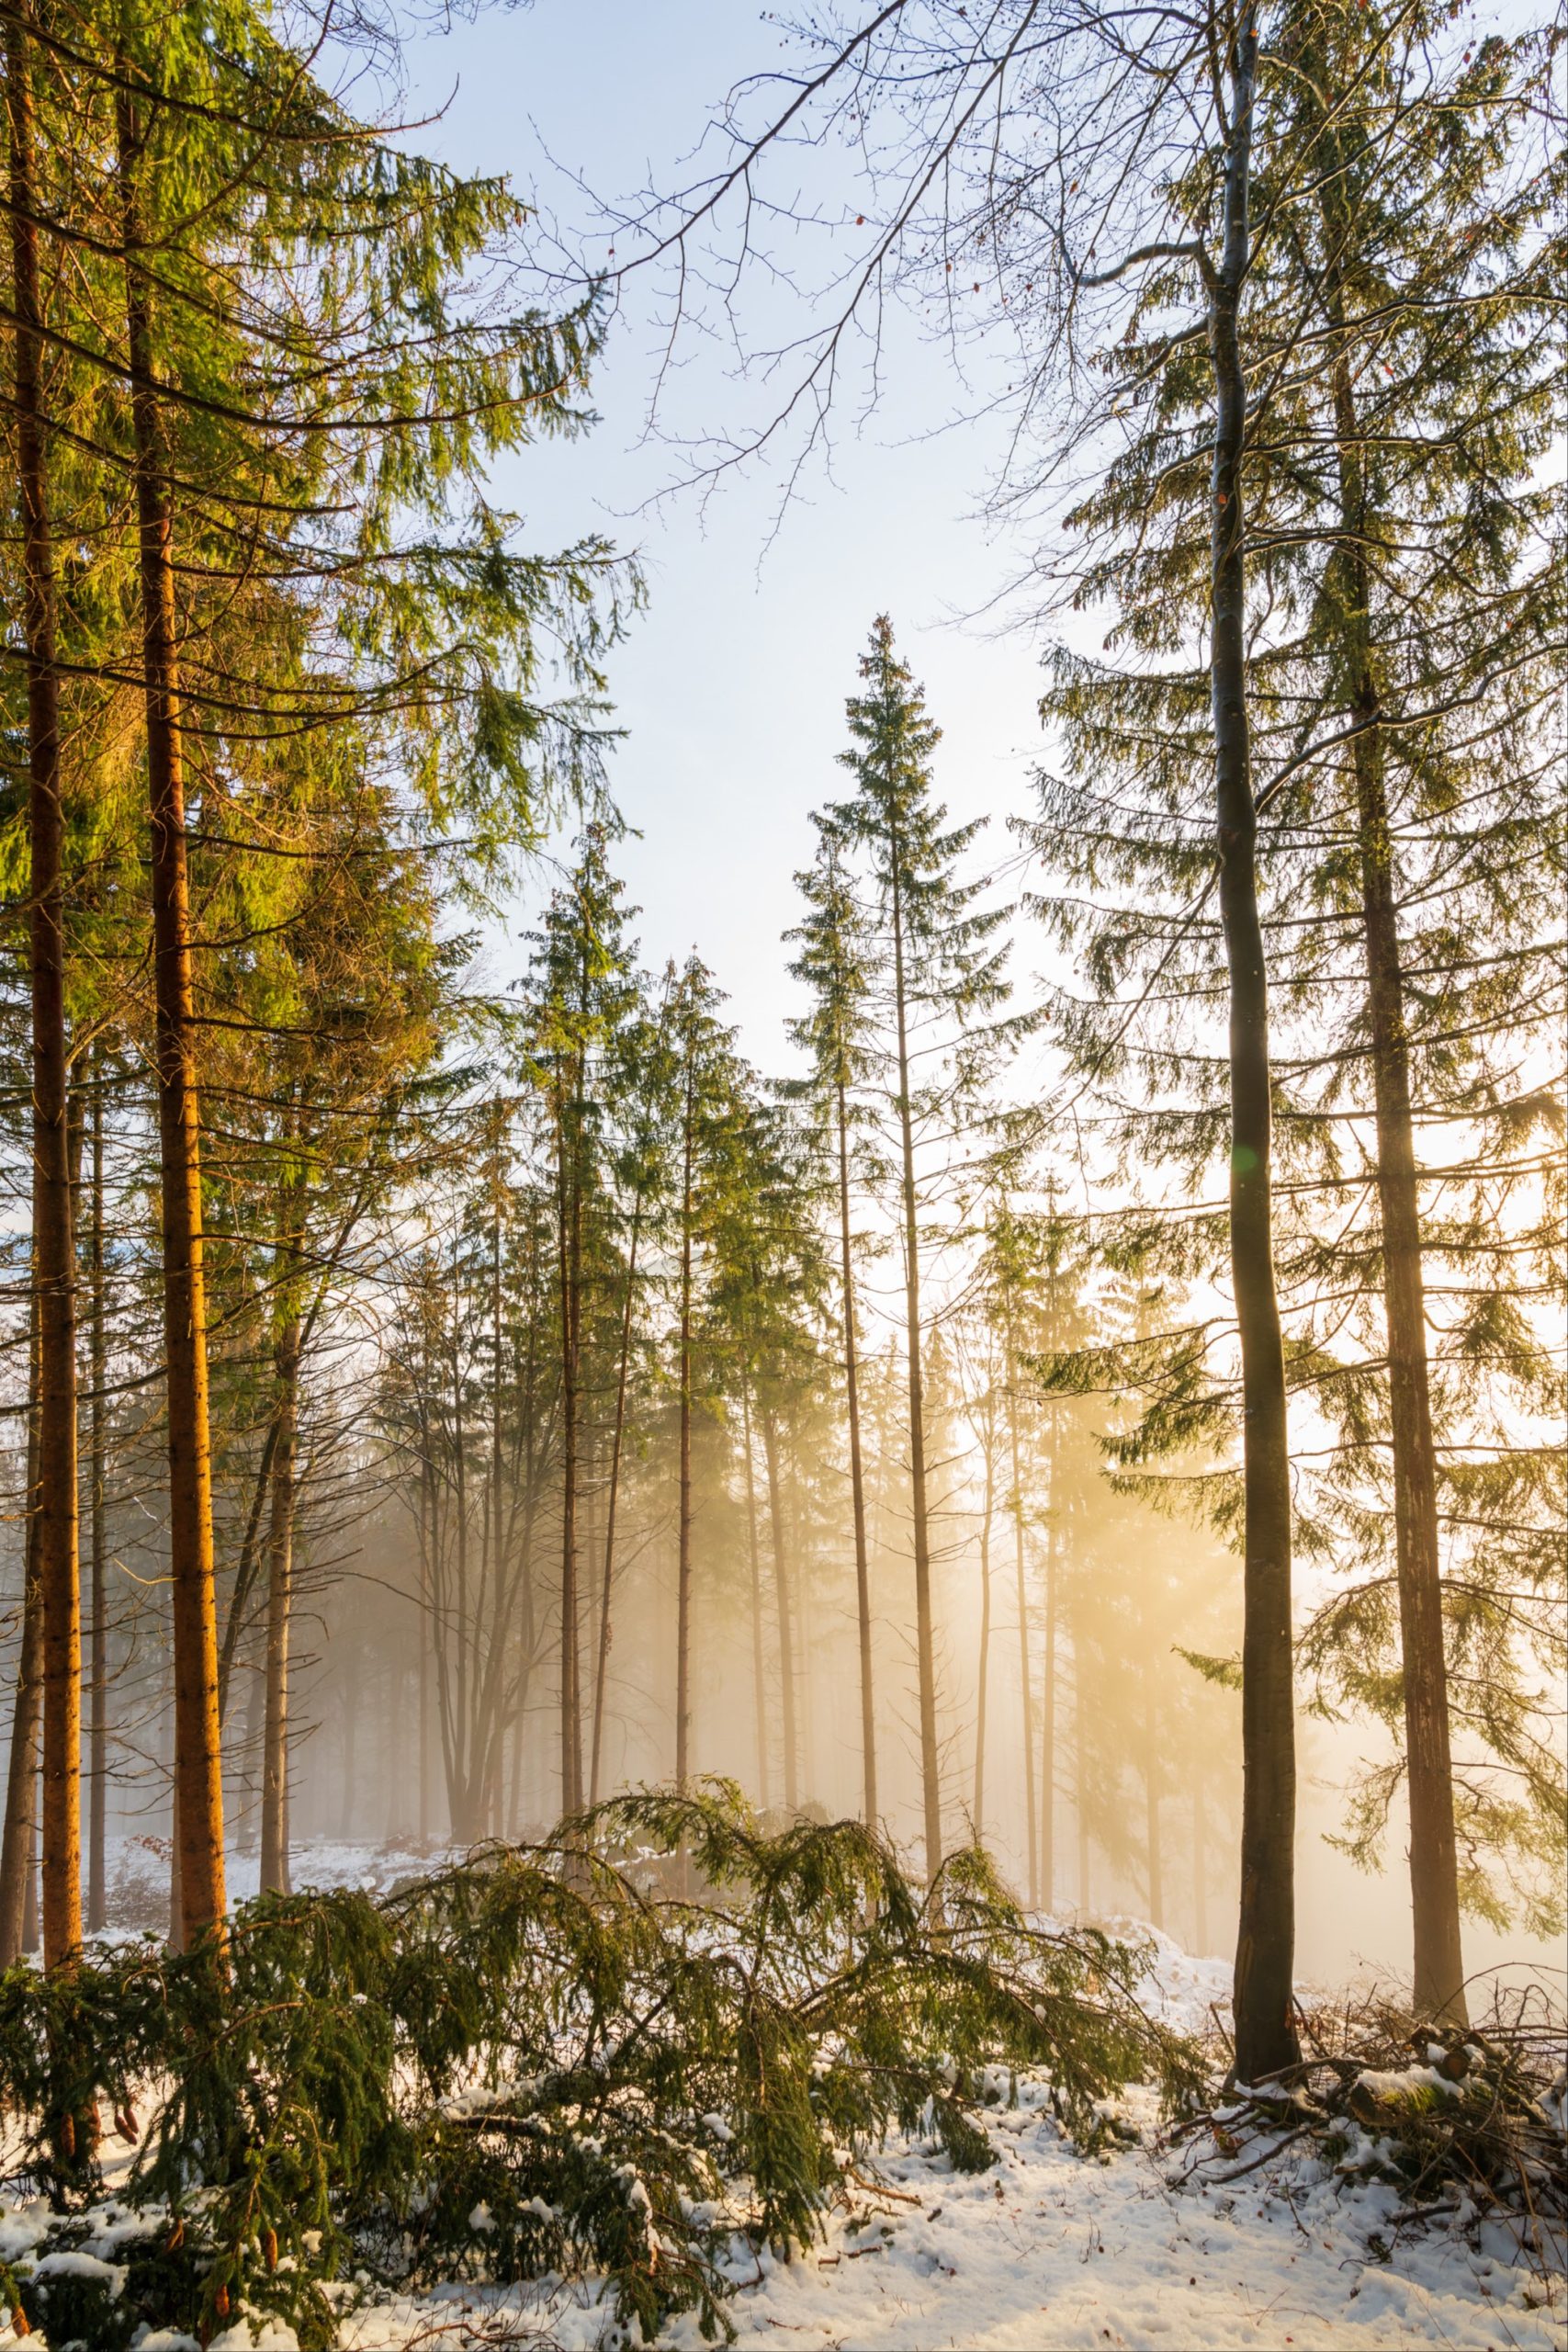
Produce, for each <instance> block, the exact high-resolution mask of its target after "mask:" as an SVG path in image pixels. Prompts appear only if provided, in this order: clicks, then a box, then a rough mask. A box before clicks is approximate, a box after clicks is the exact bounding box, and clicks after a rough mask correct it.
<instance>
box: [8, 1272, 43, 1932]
mask: <svg viewBox="0 0 1568 2352" xmlns="http://www.w3.org/2000/svg"><path fill="white" fill-rule="evenodd" d="M28 1319H29V1323H30V1325H31V1332H30V1345H29V1347H28V1463H27V1470H28V1483H27V1509H26V1512H25V1515H24V1519H23V1526H22V1561H23V1568H22V1639H21V1653H20V1656H19V1657H18V1659H17V1696H16V1702H15V1704H14V1705H13V1707H12V1710H11V1755H10V1761H9V1764H8V1767H7V1770H6V1828H5V1837H4V1840H3V1842H0V1968H9V1967H10V1965H11V1963H12V1962H13V1961H14V1960H17V1958H19V1956H20V1955H21V1953H22V1952H23V1951H31V1950H32V1949H33V1945H32V1943H31V1942H29V1941H28V1924H27V1912H28V1891H29V1888H30V1886H31V1883H32V1863H33V1833H34V1829H35V1826H36V1822H37V1809H38V1767H39V1727H40V1724H41V1720H42V1712H43V1589H42V1584H41V1581H40V1578H39V1562H38V1543H37V1538H36V1536H35V1533H34V1530H35V1528H36V1526H37V1524H38V1521H37V1514H36V1512H35V1510H34V1501H35V1492H36V1488H37V1486H38V1406H37V1395H38V1319H39V1306H38V1285H37V1283H34V1285H33V1295H32V1300H31V1305H30V1309H29V1318H28ZM35 1940H36V1929H35Z"/></svg>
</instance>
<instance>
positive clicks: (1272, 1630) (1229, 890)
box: [1209, 6, 1300, 2082]
mask: <svg viewBox="0 0 1568 2352" xmlns="http://www.w3.org/2000/svg"><path fill="white" fill-rule="evenodd" d="M1257 62H1258V27H1257V17H1256V11H1255V8H1254V7H1253V6H1248V7H1247V10H1246V12H1245V13H1244V15H1243V17H1242V19H1241V23H1240V27H1239V29H1238V33H1237V37H1236V42H1235V49H1234V51H1233V52H1232V55H1231V58H1230V61H1229V79H1230V91H1231V118H1230V122H1229V125H1228V127H1227V128H1228V137H1227V141H1226V148H1225V167H1224V254H1223V258H1222V261H1221V265H1220V266H1219V268H1218V270H1217V271H1215V272H1213V274H1212V277H1211V282H1210V288H1209V337H1210V349H1211V353H1212V356H1213V369H1214V391H1215V417H1214V460H1213V513H1212V518H1211V579H1212V594H1213V617H1212V644H1211V655H1210V659H1211V665H1212V667H1211V684H1212V690H1213V725H1214V788H1215V813H1216V820H1217V835H1218V848H1219V861H1220V912H1221V919H1222V922H1223V924H1224V941H1225V960H1226V967H1227V971H1228V976H1229V989H1230V1086H1231V1169H1230V1254H1231V1276H1232V1281H1233V1283H1234V1287H1235V1309H1236V1321H1237V1326H1238V1329H1239V1333H1240V1340H1241V1385H1242V1461H1243V1473H1242V1475H1243V1487H1244V1498H1245V1499H1244V1523H1245V1537H1244V1542H1245V1550H1246V1567H1245V1624H1244V1631H1243V1635H1242V1674H1243V1691H1242V1768H1243V1800H1242V1841H1241V1842H1242V1868H1241V1916H1240V1923H1239V1931H1238V1935H1237V1939H1236V1956H1235V2068H1236V2074H1237V2076H1238V2078H1239V2079H1240V2080H1241V2081H1243V2082H1253V2081H1256V2080H1257V2079H1258V2077H1259V2076H1261V2075H1267V2074H1269V2073H1272V2072H1273V2071H1274V2070H1275V2069H1276V2068H1278V2067H1280V2066H1285V2065H1289V2064H1293V2063H1294V2061H1295V2060H1296V2058H1297V2057H1298V2056H1299V2055H1300V2051H1299V2047H1298V2043H1297V2040H1296V2032H1295V2027H1294V2025H1293V2023H1292V1996H1293V1969H1294V1956H1295V1869H1294V1844H1295V1813H1296V1766H1295V1724H1294V1715H1293V1706H1294V1699H1293V1689H1292V1624H1291V1464H1290V1448H1289V1438H1288V1431H1287V1425H1286V1405H1285V1362H1284V1349H1283V1343H1282V1340H1281V1336H1280V1307H1279V1299H1278V1296H1277V1295H1276V1291H1275V1286H1274V1252H1273V1204H1272V1188H1271V1180H1270V1172H1269V1148H1270V1140H1271V1138H1270V1114H1269V990H1268V975H1267V970H1266V966H1265V960H1264V952H1263V933H1262V926H1261V923H1260V922H1259V919H1258V815H1257V809H1256V808H1255V805H1254V801H1253V792H1252V759H1251V740H1250V729H1249V721H1248V715H1247V571H1246V553H1245V538H1244V515H1243V497H1242V492H1243V464H1244V458H1245V452H1246V442H1247V380H1246V376H1245V373H1244V371H1243V368H1242V361H1241V348H1240V337H1239V311H1240V304H1241V299H1242V292H1243V288H1244V287H1245V284H1246V280H1247V268H1248V265H1249V261H1250V257H1251V233H1250V227H1249V220H1248V207H1249V199H1250V183H1251V149H1252V107H1253V94H1254V85H1255V79H1256V73H1257Z"/></svg>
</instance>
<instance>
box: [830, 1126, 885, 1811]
mask: <svg viewBox="0 0 1568 2352" xmlns="http://www.w3.org/2000/svg"><path fill="white" fill-rule="evenodd" d="M838 1103H839V1249H840V1261H841V1276H842V1281H843V1285H844V1397H845V1401H846V1403H847V1405H848V1408H849V1422H850V1494H851V1498H852V1504H853V1508H854V1523H855V1614H856V1624H857V1628H858V1631H859V1634H860V1736H861V1758H862V1761H861V1788H862V1801H863V1809H864V1817H865V1822H866V1826H867V1827H868V1828H872V1829H874V1828H875V1826H876V1823H877V1818H878V1815H877V1797H876V1707H875V1702H874V1698H873V1695H872V1679H871V1563H870V1558H869V1555H868V1553H867V1550H866V1539H865V1473H864V1467H863V1463H862V1460H861V1443H860V1371H859V1367H858V1364H857V1363H856V1358H855V1277H854V1259H853V1255H852V1250H851V1246H850V1242H851V1236H850V1122H849V1106H848V1103H846V1101H845V1095H844V1086H843V1082H842V1080H840V1083H839V1089H838Z"/></svg>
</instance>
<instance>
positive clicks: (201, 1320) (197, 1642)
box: [117, 86, 228, 1941]
mask: <svg viewBox="0 0 1568 2352" xmlns="http://www.w3.org/2000/svg"><path fill="white" fill-rule="evenodd" d="M117 116H118V144H119V157H118V168H119V186H120V200H121V210H122V235H123V239H124V246H125V297H126V299H125V322H126V348H127V355H128V357H129V360H130V406H131V423H132V429H133V434H134V441H135V482H136V507H137V526H138V538H139V544H140V556H141V641H142V666H143V673H144V678H145V688H146V707H147V773H148V786H149V799H150V809H151V818H152V954H153V993H154V1005H155V1050H154V1067H155V1072H156V1078H157V1092H158V1140H159V1164H160V1172H161V1175H162V1180H163V1245H164V1350H165V1354H166V1359H167V1378H168V1414H169V1574H170V1584H171V1588H172V1599H173V1615H174V1648H175V1837H176V1840H177V1843H178V1847H179V1901H180V1916H181V1921H182V1924H183V1927H184V1931H185V1935H186V1940H187V1941H188V1940H189V1939H192V1938H194V1937H195V1936H197V1935H198V1934H201V1933H202V1932H204V1931H206V1930H209V1929H213V1930H220V1928H221V1923H222V1920H223V1917H224V1914H225V1911H226V1910H227V1907H228V1899H227V1892H226V1888H225V1884H224V1865H223V1781H222V1770H221V1759H220V1747H219V1718H218V1623H217V1614H216V1609H215V1604H214V1597H213V1562H212V1461H211V1435H210V1429H209V1414H208V1388H207V1295H206V1283H205V1279H204V1273H203V1267H202V1206H201V1148H200V1130H199V1125H198V1118H197V1089H196V1035H195V1015H194V1008H193V990H192V977H191V938H190V932H191V925H190V888H189V879H188V875H187V871H186V814H185V776H184V768H183V746H182V742H181V721H180V685H179V659H178V650H177V636H176V623H175V572H174V560H173V548H172V537H173V533H172V523H171V514H170V501H169V492H168V485H167V481H166V479H165V471H164V458H163V452H162V447H161V433H160V425H159V414H158V392H157V384H156V374H155V370H154V368H153V364H152V319H151V311H150V295H149V280H148V274H147V268H146V264H145V262H144V261H143V259H142V252H143V248H142V240H141V220H140V210H139V206H138V201H137V173H138V170H139V167H140V148H139V140H138V134H137V126H136V122H135V119H134V115H133V111H132V107H131V103H130V97H129V96H127V95H126V92H125V90H124V88H123V86H122V89H121V92H120V95H119V96H118V100H117Z"/></svg>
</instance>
